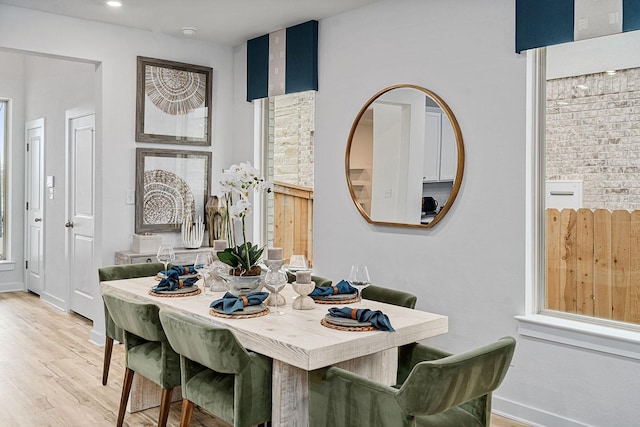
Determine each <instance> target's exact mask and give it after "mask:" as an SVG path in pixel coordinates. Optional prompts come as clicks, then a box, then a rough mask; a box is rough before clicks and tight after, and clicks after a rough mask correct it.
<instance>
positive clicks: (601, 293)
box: [545, 209, 640, 324]
mask: <svg viewBox="0 0 640 427" xmlns="http://www.w3.org/2000/svg"><path fill="white" fill-rule="evenodd" d="M545 222H546V235H545V238H546V254H545V261H546V270H545V280H546V292H545V305H546V308H548V309H551V310H557V311H564V312H568V313H578V314H583V315H587V316H593V317H599V318H605V319H613V320H619V321H623V322H629V323H636V324H640V211H633V212H629V211H626V210H617V211H613V212H611V211H609V210H607V209H596V210H591V209H578V210H577V211H575V210H573V209H563V210H562V211H558V210H557V209H547V211H546V221H545Z"/></svg>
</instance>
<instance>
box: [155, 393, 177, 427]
mask: <svg viewBox="0 0 640 427" xmlns="http://www.w3.org/2000/svg"><path fill="white" fill-rule="evenodd" d="M172 393H173V389H172V388H163V389H162V397H161V398H160V417H158V427H166V425H167V419H168V418H169V409H171V394H172Z"/></svg>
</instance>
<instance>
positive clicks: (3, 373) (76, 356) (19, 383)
mask: <svg viewBox="0 0 640 427" xmlns="http://www.w3.org/2000/svg"><path fill="white" fill-rule="evenodd" d="M90 329H91V322H90V321H88V320H87V319H85V318H83V317H81V316H78V315H76V314H67V313H61V312H59V311H57V310H56V309H54V308H53V307H51V306H49V305H48V304H46V303H44V302H42V301H41V300H40V299H39V297H38V296H37V295H35V294H32V293H25V292H9V293H0V344H1V346H2V351H1V352H0V401H1V402H2V404H1V405H0V425H1V426H3V427H4V426H6V427H14V426H15V427H22V426H25V427H30V426H52V427H54V426H56V427H57V426H61V427H62V426H65V427H75V426H78V427H79V426H82V427H85V426H92V427H94V426H113V425H115V423H116V417H117V413H118V404H119V400H120V391H121V387H122V380H123V377H124V349H123V346H122V345H114V347H113V355H112V357H111V370H110V372H109V382H108V384H107V385H106V386H103V385H102V383H101V378H102V360H103V351H104V348H103V347H97V346H95V345H93V344H91V343H89V341H88V336H89V331H90ZM181 405H182V403H181V402H176V403H174V404H173V405H171V411H170V413H169V421H168V423H167V425H168V426H171V427H177V426H178V425H179V424H180V409H181ZM158 412H159V411H158V408H153V409H148V410H146V411H142V412H138V413H134V414H129V413H127V414H126V416H125V425H128V426H155V425H156V423H157V419H158ZM491 425H492V426H493V427H526V426H525V425H524V424H519V423H515V422H513V421H511V420H508V419H506V418H502V417H497V416H495V415H494V416H493V417H492V420H491ZM191 426H192V427H205V426H206V427H219V426H228V424H226V423H224V422H222V421H220V420H217V419H216V418H214V417H212V416H211V415H209V414H207V413H206V412H204V411H202V410H200V409H199V408H197V407H196V409H195V410H194V412H193V417H192V419H191Z"/></svg>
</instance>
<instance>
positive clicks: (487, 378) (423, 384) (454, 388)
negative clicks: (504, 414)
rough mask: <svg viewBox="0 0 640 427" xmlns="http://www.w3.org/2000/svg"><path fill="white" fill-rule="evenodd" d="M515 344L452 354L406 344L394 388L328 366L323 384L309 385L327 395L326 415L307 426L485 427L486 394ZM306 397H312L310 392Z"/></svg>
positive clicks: (487, 418)
mask: <svg viewBox="0 0 640 427" xmlns="http://www.w3.org/2000/svg"><path fill="white" fill-rule="evenodd" d="M515 344H516V343H515V340H514V339H513V338H511V337H504V338H502V339H500V340H498V341H497V342H494V343H491V344H489V345H486V346H484V347H480V348H477V349H475V350H471V351H468V352H465V353H460V354H457V355H451V354H449V353H445V352H442V351H440V350H435V349H431V348H429V347H426V346H424V345H421V344H410V345H407V346H405V347H403V348H402V349H401V350H400V352H401V354H400V358H399V359H400V366H399V372H401V373H402V377H403V381H402V382H401V383H400V384H398V385H396V386H394V387H390V386H387V385H384V384H380V383H378V382H375V381H371V380H369V379H367V378H365V377H362V376H360V375H358V374H355V373H353V372H349V371H346V370H344V369H340V368H337V367H331V368H329V369H328V370H327V371H326V376H325V378H324V380H323V382H324V383H326V384H319V383H318V382H312V384H311V385H312V387H316V388H317V387H319V386H320V387H323V391H325V392H326V390H329V391H330V392H329V393H328V403H327V404H326V408H325V409H324V410H325V414H324V415H326V416H325V417H320V416H318V415H316V417H315V418H313V413H312V419H313V421H314V422H313V425H314V426H316V425H323V426H324V425H326V426H341V427H351V426H353V427H359V426H364V425H366V426H370V427H383V426H384V427H392V426H422V427H476V426H477V427H479V426H489V422H490V417H491V392H492V391H493V390H495V389H496V388H497V387H498V386H499V385H500V383H501V382H502V380H503V379H504V376H505V374H506V373H507V369H508V368H509V363H510V362H511V358H512V357H513V352H514V349H515ZM311 396H312V399H313V398H314V396H316V398H317V396H318V394H317V393H315V394H314V393H313V389H312V393H311ZM310 405H314V402H313V400H312V401H311V403H310ZM325 423H326V424H325Z"/></svg>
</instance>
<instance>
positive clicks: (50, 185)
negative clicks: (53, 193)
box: [47, 175, 54, 199]
mask: <svg viewBox="0 0 640 427" xmlns="http://www.w3.org/2000/svg"><path fill="white" fill-rule="evenodd" d="M53 187H54V177H53V175H47V188H53ZM52 199H53V197H52Z"/></svg>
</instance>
